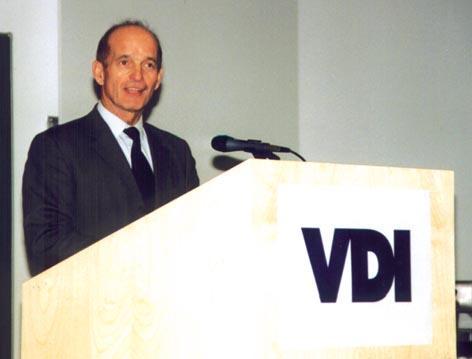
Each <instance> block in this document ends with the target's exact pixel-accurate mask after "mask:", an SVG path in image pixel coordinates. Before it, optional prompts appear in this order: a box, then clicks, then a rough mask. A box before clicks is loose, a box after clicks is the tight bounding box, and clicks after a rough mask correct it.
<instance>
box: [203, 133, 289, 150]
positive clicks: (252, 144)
mask: <svg viewBox="0 0 472 359" xmlns="http://www.w3.org/2000/svg"><path fill="white" fill-rule="evenodd" d="M211 147H213V149H215V150H217V151H220V152H232V151H244V152H249V153H252V154H261V153H271V152H292V150H290V148H288V147H282V146H276V145H271V144H270V143H265V142H261V141H260V140H238V139H235V138H233V137H230V136H225V135H220V136H215V137H213V139H212V140H211Z"/></svg>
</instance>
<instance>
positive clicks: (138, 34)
mask: <svg viewBox="0 0 472 359" xmlns="http://www.w3.org/2000/svg"><path fill="white" fill-rule="evenodd" d="M161 66H162V50H161V46H160V43H159V39H158V38H157V36H156V35H155V34H154V33H153V32H152V31H151V30H150V29H149V28H148V27H146V26H145V25H143V24H142V23H140V22H134V21H133V22H131V21H126V22H123V23H120V24H118V25H114V26H113V27H111V28H110V29H109V30H108V31H107V32H106V33H105V34H104V35H103V37H102V38H101V39H100V42H99V44H98V48H97V55H96V60H95V61H94V63H93V66H92V71H93V77H94V79H95V81H96V82H97V84H98V85H99V86H100V87H101V89H100V100H101V101H102V103H103V105H104V106H105V107H106V108H107V109H108V110H109V111H111V112H112V113H114V114H115V115H117V116H118V117H120V118H121V119H122V120H123V121H125V122H127V123H130V124H134V123H135V122H136V121H137V120H138V119H139V117H140V116H141V113H142V112H143V109H144V107H145V106H146V104H147V103H148V102H149V100H150V99H151V97H152V95H153V93H154V91H155V90H157V89H158V88H159V86H160V84H161V80H162V67H161Z"/></svg>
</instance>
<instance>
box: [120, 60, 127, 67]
mask: <svg viewBox="0 0 472 359" xmlns="http://www.w3.org/2000/svg"><path fill="white" fill-rule="evenodd" d="M128 64H129V61H128V60H126V59H123V60H120V65H123V66H126V65H128Z"/></svg>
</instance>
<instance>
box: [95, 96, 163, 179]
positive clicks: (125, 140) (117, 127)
mask: <svg viewBox="0 0 472 359" xmlns="http://www.w3.org/2000/svg"><path fill="white" fill-rule="evenodd" d="M97 110H98V112H99V113H100V115H101V116H102V118H103V119H104V120H105V123H106V124H107V125H108V127H110V130H111V132H112V133H113V136H115V138H116V140H117V141H118V144H119V145H120V148H121V150H122V151H123V153H124V155H125V157H126V160H127V161H128V163H129V166H130V167H131V147H132V146H133V140H132V139H131V138H129V137H128V135H127V134H126V133H124V132H123V131H124V130H125V129H127V128H128V127H131V126H130V125H128V124H127V123H126V122H125V121H123V120H122V119H120V118H119V117H118V116H116V115H115V114H113V113H111V112H110V111H108V110H107V109H106V108H105V106H103V105H102V103H101V102H99V103H98V106H97ZM134 127H136V129H137V130H138V131H139V138H140V140H141V151H142V152H143V154H144V156H145V157H146V159H147V160H148V162H149V165H150V166H151V169H152V170H153V171H154V167H153V165H152V157H151V150H150V149H149V142H148V139H147V135H146V131H144V127H143V118H142V117H141V118H140V119H139V121H138V122H137V123H136V124H135V125H134Z"/></svg>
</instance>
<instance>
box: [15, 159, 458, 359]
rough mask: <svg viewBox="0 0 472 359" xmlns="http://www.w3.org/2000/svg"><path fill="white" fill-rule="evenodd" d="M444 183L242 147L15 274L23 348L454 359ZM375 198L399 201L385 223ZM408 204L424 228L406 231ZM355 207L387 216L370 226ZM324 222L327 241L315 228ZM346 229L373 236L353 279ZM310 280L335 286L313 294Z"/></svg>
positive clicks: (447, 178) (77, 352)
mask: <svg viewBox="0 0 472 359" xmlns="http://www.w3.org/2000/svg"><path fill="white" fill-rule="evenodd" d="M453 182H454V178H453V173H452V172H449V171H438V170H421V169H401V168H387V167H371V166H353V165H336V164H326V163H323V164H319V163H301V162H283V161H280V162H279V161H269V160H248V161H246V162H244V163H242V164H240V165H238V166H236V167H234V168H233V169H231V170H229V171H227V172H225V173H224V174H222V175H220V176H218V177H216V178H214V179H212V180H210V181H209V182H207V183H205V184H204V185H202V186H200V187H199V188H197V189H195V190H193V191H191V192H189V193H187V194H186V195H184V196H182V197H180V198H178V199H177V200H175V201H173V202H171V203H169V204H167V205H166V206H164V207H162V208H160V209H158V210H156V211H154V212H153V213H151V214H149V215H147V216H146V217H143V218H141V219H139V220H138V221H136V222H134V223H132V224H130V225H128V226H127V227H125V228H123V229H121V230H119V231H117V232H116V233H113V234H112V235H110V236H108V237H106V238H104V239H103V240H101V241H99V242H97V243H96V244H94V245H92V246H90V247H89V248H87V249H85V250H83V251H82V252H80V253H78V254H76V255H74V256H73V257H71V258H69V259H67V260H65V261H63V262H62V263H60V264H58V265H56V266H55V267H53V268H51V269H49V270H47V271H45V272H43V273H41V274H40V275H38V276H36V277H34V278H32V279H31V280H29V281H27V282H26V283H24V285H23V302H22V307H23V312H22V350H21V351H22V358H23V359H29V358H34V359H39V358H67V359H72V358H78V359H84V358H245V359H246V358H311V357H316V358H376V359H377V358H454V357H455V345H456V344H455V294H454V213H453V210H454V192H453V191H454V188H453V186H454V183H453ZM325 193H328V195H325ZM339 193H342V195H341V196H340V195H339ZM410 194H412V195H413V197H412V198H422V200H421V201H422V203H423V204H422V206H423V207H421V206H418V208H423V209H418V210H417V209H416V208H417V207H415V206H416V204H415V203H413V201H409V200H404V198H407V197H405V196H409V195H410ZM333 196H334V197H333ZM364 196H367V197H369V198H370V199H365V200H364ZM384 196H386V197H384ZM318 198H319V201H318ZM333 198H334V199H333ZM353 198H354V199H353ZM356 198H357V199H356ZM379 198H391V200H392V202H395V201H396V202H398V203H399V204H400V206H402V205H403V207H402V209H401V210H394V209H389V210H391V211H392V213H393V214H392V215H390V214H389V215H388V217H389V218H388V219H387V218H385V221H384V219H382V218H381V216H382V215H383V213H384V212H383V209H382V207H385V208H389V207H394V205H392V204H391V203H385V201H383V200H379ZM344 199H346V200H345V201H344ZM397 199H398V200H397ZM322 200H323V201H325V202H322ZM353 201H354V202H356V203H354V204H353V203H352V202H353ZM318 202H320V203H323V204H322V205H321V209H320V207H319V206H320V205H319V203H318ZM364 202H365V203H364ZM387 202H389V201H387ZM366 204H367V205H366ZM425 204H426V205H425ZM312 205H314V206H316V205H318V208H317V209H315V207H313V208H314V209H313V210H311V209H310V208H311V207H310V206H312ZM287 206H293V208H287ZM363 207H367V211H368V212H362V211H363V210H362V209H361V208H363ZM307 208H308V209H307ZM323 208H326V210H323ZM349 208H350V209H349ZM353 209H355V210H353ZM357 209H359V210H357ZM311 211H313V212H311ZM369 211H370V212H369ZM408 211H410V212H408ZM307 212H309V213H308V215H307ZM420 212H421V213H423V214H422V216H423V217H424V214H425V213H426V214H427V216H428V218H427V219H426V220H425V221H423V222H424V223H426V225H425V226H423V227H421V225H420V227H421V228H423V229H418V230H417V229H411V231H410V227H409V226H410V221H411V223H413V222H414V221H415V220H416V213H418V216H420ZM362 213H370V214H369V215H368V217H372V218H371V219H372V220H374V217H376V218H375V221H377V222H375V223H381V224H382V222H385V223H390V222H392V218H393V217H395V216H396V215H397V214H398V215H399V216H400V217H401V218H402V219H401V221H402V222H401V225H399V226H397V225H396V224H395V223H396V222H395V221H393V222H392V223H393V224H392V225H390V224H388V225H389V226H390V227H388V228H393V229H394V231H393V232H391V231H390V229H384V227H382V225H383V224H382V225H379V226H377V225H376V226H371V227H369V228H370V229H369V228H366V227H367V226H368V225H369V224H368V223H370V222H368V221H367V222H366V221H365V220H366V219H365V218H363V216H362V215H361V214H362ZM385 213H387V212H385ZM388 213H390V212H388ZM405 213H406V214H405ZM408 213H413V215H411V214H408ZM337 214H339V215H340V216H344V217H343V218H344V219H343V220H342V221H341V222H337V218H332V217H336V216H337ZM351 215H352V216H351ZM286 216H287V217H290V218H291V219H290V220H289V221H288V222H287V223H289V224H288V225H286V224H284V223H285V222H284V223H282V222H283V221H285V220H284V219H283V218H285V217H286ZM350 216H351V217H356V220H360V221H361V222H362V221H364V222H362V223H361V224H360V227H359V228H361V227H362V228H363V229H362V230H360V229H356V226H357V224H356V222H355V221H354V219H352V218H350ZM402 216H403V217H402ZM321 217H323V218H324V219H323V220H324V222H323V223H322V224H320V223H321V222H318V218H321ZM357 217H359V218H357ZM364 217H365V216H364ZM377 217H379V218H380V219H379V218H377ZM299 218H303V219H302V222H301V223H300V224H299V223H298V222H297V221H298V219H299ZM371 219H370V218H369V219H367V220H371ZM290 223H291V224H290ZM330 223H331V224H330ZM366 223H367V224H366ZM424 223H423V224H424ZM290 225H293V226H295V230H293V232H291V230H286V228H288V227H290ZM329 225H332V226H333V228H335V229H336V230H338V232H336V230H334V241H335V242H336V243H337V244H340V243H341V245H340V246H338V247H339V248H341V249H339V248H338V247H335V245H334V244H333V245H332V248H330V245H329V244H326V243H327V242H329V241H327V242H326V240H327V239H330V238H331V237H332V236H333V234H332V233H333V231H331V232H330V231H329V230H328V231H324V229H322V230H321V232H317V230H318V229H316V227H317V226H319V227H323V226H329ZM287 226H288V227H287ZM297 226H300V228H298V227H297ZM346 226H350V227H349V228H354V229H352V230H346V228H347V227H346ZM308 227H313V228H311V229H309V230H308V231H306V233H312V234H313V233H314V234H316V235H315V236H313V238H314V239H313V238H308V237H306V236H305V237H304V233H305V232H303V234H302V228H305V230H306V228H308ZM397 227H398V228H397ZM413 227H414V224H411V228H413ZM420 227H418V228H420ZM414 228H416V227H414ZM310 231H311V232H310ZM362 231H363V232H362ZM291 233H293V234H294V237H296V238H292V237H291V235H292V234H291ZM317 233H321V235H318V234H317ZM327 233H328V234H327ZM346 233H347V234H346ZM359 233H361V234H362V233H368V234H372V235H373V237H376V236H377V237H378V238H379V239H380V240H382V241H383V243H384V244H385V246H384V249H379V251H378V252H377V254H376V255H377V260H375V258H374V261H373V262H370V263H374V264H372V265H371V264H369V267H368V269H369V271H370V270H372V271H373V273H370V274H369V275H368V276H367V274H366V273H367V272H365V270H366V269H367V262H365V261H364V262H365V265H364V262H362V261H363V260H366V258H367V257H368V256H370V257H372V253H368V252H375V251H376V250H377V249H375V248H377V247H376V242H375V241H374V242H372V241H370V242H369V241H364V240H363V238H361V237H359V236H358V234H359ZM344 234H346V235H344ZM317 236H318V237H317ZM321 236H322V237H323V243H324V247H319V248H324V249H323V250H321V251H318V252H316V251H312V255H314V257H316V258H318V257H319V256H317V253H318V254H319V253H320V252H323V251H324V255H325V258H326V261H325V262H323V261H321V262H320V261H319V260H318V259H316V258H314V257H312V256H311V255H308V251H307V248H308V247H309V245H311V243H312V242H310V241H312V239H313V243H315V242H316V239H317V238H321ZM358 237H359V238H358ZM373 237H372V238H373ZM397 237H398V238H397ZM400 237H401V238H400ZM386 238H389V241H390V242H391V243H392V249H391V250H390V249H389V248H390V247H389V245H388V242H387V241H386ZM405 238H406V239H405ZM358 239H359V240H358ZM393 239H394V240H395V244H393V243H394V242H393ZM304 240H305V242H304ZM357 240H358V241H357ZM343 241H344V242H343ZM356 241H357V242H356ZM325 242H326V243H325ZM281 243H282V244H281ZM316 243H317V245H318V246H319V245H320V243H321V242H320V241H318V242H316ZM343 243H344V244H343ZM349 243H350V244H349ZM359 243H361V244H362V243H367V244H366V246H364V247H362V246H359ZM410 244H411V248H410V247H409V245H410ZM372 245H373V246H372ZM422 246H423V247H422ZM313 248H314V247H313ZM313 248H312V249H313ZM385 248H386V249H385ZM401 248H403V249H405V248H406V249H407V250H406V251H403V252H402V253H403V254H402V256H403V257H402V258H400V252H401V251H400V249H401ZM418 248H419V251H417V249H418ZM421 248H425V250H422V249H421ZM403 249H402V250H403ZM410 250H411V254H408V253H409V251H410ZM382 251H383V252H382ZM385 251H386V252H385ZM415 251H417V252H415ZM338 252H339V253H341V254H340V255H341V257H342V256H344V257H342V258H343V259H344V261H345V262H346V263H345V265H344V267H343V266H342V265H341V266H340V267H336V266H337V265H338V264H339V263H341V264H344V262H339V263H338V264H336V263H335V262H336V259H333V258H334V257H335V255H334V254H333V253H338ZM384 252H385V253H387V252H388V253H387V255H386V257H385V256H383V254H382V253H384ZM330 253H331V256H330ZM356 253H357V254H359V253H360V254H361V256H360V257H359V258H361V259H358V258H357V257H356V255H357V254H356ZM405 253H406V255H405ZM362 256H363V257H362ZM374 257H375V255H374ZM321 258H323V257H321ZM385 258H387V259H388V260H389V261H390V262H391V263H393V265H394V267H395V268H393V269H391V270H390V269H386V270H385V269H384V268H383V267H384V263H386V262H385V260H384V259H385ZM399 258H400V259H399ZM418 258H422V259H418ZM317 260H318V262H317ZM369 260H370V259H369ZM355 263H357V264H355ZM359 265H360V267H362V268H361V269H359V268H358V267H356V266H359ZM417 265H418V266H419V267H418V268H421V269H420V270H419V272H420V273H419V274H418V273H417V270H416V268H417V267H416V266H417ZM317 266H318V267H317ZM376 266H377V267H378V268H377V275H376V274H375V272H376V270H375V267H376ZM316 268H318V269H319V268H322V269H323V268H324V270H325V272H323V271H321V272H320V271H318V272H316V270H315V269H316ZM336 268H337V269H340V270H337V269H336ZM349 268H351V270H352V273H351V274H346V272H348V271H349ZM405 268H407V270H405ZM341 269H342V270H341ZM408 270H411V271H410V272H411V273H409V272H408ZM363 271H364V272H363ZM315 272H316V273H317V274H316V275H318V277H316V275H315ZM327 272H329V273H328V274H329V276H327V277H326V276H325V277H323V275H326V273H327ZM323 273H324V274H323ZM380 273H381V274H382V276H383V277H384V278H389V279H388V280H390V282H388V280H387V281H385V280H384V281H383V282H382V281H381V280H379V277H380ZM425 273H426V274H425ZM409 274H411V276H410V277H408V275H409ZM351 277H352V283H354V282H355V280H356V281H357V282H359V281H360V282H361V283H363V284H366V285H367V284H369V285H372V287H375V288H374V289H375V290H374V292H375V293H374V294H373V296H370V294H369V293H370V292H369V289H368V288H367V287H365V288H360V289H359V288H354V287H355V283H354V284H351V283H350V282H349V280H350V279H349V278H351ZM400 277H401V278H400ZM356 278H357V279H356ZM392 278H395V280H392ZM411 278H412V279H411ZM315 279H316V280H315ZM322 280H324V283H325V284H327V290H328V291H331V292H330V293H331V294H332V293H333V291H332V288H333V286H336V285H337V286H338V287H339V288H338V289H339V291H334V294H335V295H334V296H331V297H329V295H327V296H326V297H325V301H324V302H322V301H321V299H320V298H321V294H320V293H321V289H319V288H318V287H319V283H320V281H322ZM357 282H356V283H357ZM387 282H388V283H391V288H390V287H388V288H385V285H383V284H385V283H387ZM382 283H383V284H382ZM405 283H406V284H405ZM382 285H383V287H382ZM389 285H390V284H389ZM408 285H410V287H408ZM418 286H423V288H425V290H424V291H423V292H421V290H418V289H417V287H418ZM351 287H352V288H351ZM350 288H351V289H352V297H351V291H350ZM389 288H390V289H389ZM409 288H410V290H409ZM428 288H429V289H428ZM378 290H384V293H383V294H381V295H379V291H378ZM420 292H421V293H420ZM366 293H367V296H365V294H366ZM405 293H406V294H405ZM363 295H364V297H363ZM408 295H409V296H408ZM375 296H377V298H374V297H375ZM420 297H421V298H423V299H421V300H422V301H423V302H421V303H420V304H419V305H418V303H417V300H418V298H420ZM326 298H328V299H326ZM329 298H331V299H329ZM415 303H416V304H415ZM415 305H416V306H415ZM385 308H388V309H387V310H385ZM399 308H400V310H399V311H398V309H399ZM343 311H344V312H343ZM395 311H398V313H399V315H395V316H394V317H392V315H391V313H393V312H395ZM409 311H410V312H409ZM338 312H343V313H346V314H343V316H342V317H340V318H337V317H336V313H338ZM417 312H418V313H419V312H422V314H421V315H420V316H419V317H418V318H416V313H417ZM326 313H331V314H329V315H330V317H329V318H331V316H332V320H327V319H326V318H327V317H326ZM359 313H361V314H359ZM370 313H374V318H367V317H368V316H369V315H370ZM401 313H412V314H408V318H407V319H402V315H401ZM351 314H352V315H354V317H353V318H357V319H352V318H351V317H349V315H351ZM356 315H357V317H355V316H356ZM364 316H365V320H364ZM384 316H385V318H386V319H385V320H384V319H383V318H384ZM394 327H395V328H394ZM411 328H421V329H415V330H413V331H411V333H410V332H408V330H411ZM365 333H367V334H365ZM384 333H385V334H384ZM402 333H403V334H404V333H410V334H408V335H403V336H402ZM397 335H398V336H397ZM320 338H321V339H320ZM410 338H411V342H410ZM359 343H360V344H359Z"/></svg>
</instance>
